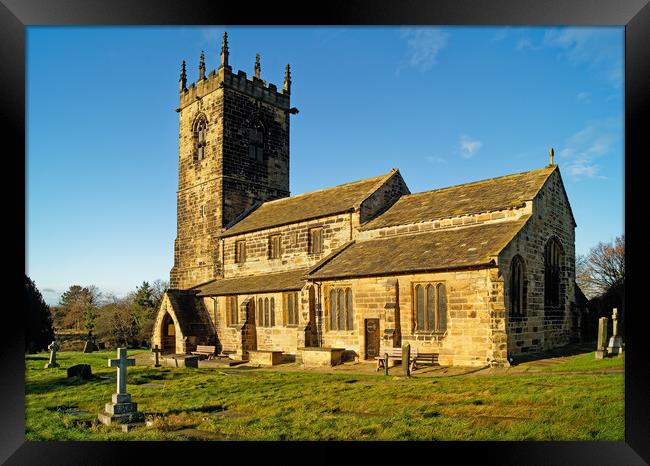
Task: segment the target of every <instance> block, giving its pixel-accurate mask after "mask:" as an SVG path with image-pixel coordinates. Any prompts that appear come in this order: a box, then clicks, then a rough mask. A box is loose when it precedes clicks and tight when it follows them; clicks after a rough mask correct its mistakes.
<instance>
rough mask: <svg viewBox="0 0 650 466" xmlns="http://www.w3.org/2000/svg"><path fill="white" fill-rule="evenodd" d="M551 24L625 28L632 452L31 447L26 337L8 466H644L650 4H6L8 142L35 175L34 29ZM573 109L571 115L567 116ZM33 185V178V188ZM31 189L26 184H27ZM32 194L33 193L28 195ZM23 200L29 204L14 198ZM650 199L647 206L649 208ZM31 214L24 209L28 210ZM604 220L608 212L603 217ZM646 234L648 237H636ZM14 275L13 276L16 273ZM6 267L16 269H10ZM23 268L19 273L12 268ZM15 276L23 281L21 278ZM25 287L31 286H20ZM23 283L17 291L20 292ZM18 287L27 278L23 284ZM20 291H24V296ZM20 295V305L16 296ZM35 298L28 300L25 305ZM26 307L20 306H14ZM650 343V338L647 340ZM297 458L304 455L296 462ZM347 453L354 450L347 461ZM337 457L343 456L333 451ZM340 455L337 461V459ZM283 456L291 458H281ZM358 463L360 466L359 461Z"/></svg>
mask: <svg viewBox="0 0 650 466" xmlns="http://www.w3.org/2000/svg"><path fill="white" fill-rule="evenodd" d="M174 24H178V25H181V24H186V25H192V24H195V25H199V24H201V25H208V24H232V25H261V24H277V25H291V24H296V25H299V24H301V25H350V24H361V25H492V26H498V25H502V26H506V25H544V26H560V25H561V26H568V25H575V26H597V25H618V26H625V48H626V50H625V153H626V157H625V203H626V205H625V236H626V243H627V249H628V254H627V255H626V262H627V266H626V267H627V269H628V273H627V280H626V281H627V286H626V296H625V300H626V304H625V307H626V309H629V310H631V312H629V313H628V316H627V317H626V318H627V325H626V333H627V335H626V338H627V341H626V353H627V354H626V367H625V401H626V403H625V441H624V442H436V443H432V442H418V443H411V442H378V443H357V442H343V443H337V444H331V443H328V442H307V443H295V442H285V443H280V442H271V443H262V442H246V443H239V442H232V443H222V442H219V443H212V442H204V443H200V444H199V443H196V442H26V441H25V432H24V431H25V398H24V353H23V347H24V345H23V334H22V333H21V332H18V331H14V332H12V331H9V328H10V327H9V324H5V325H4V326H3V327H4V330H5V332H3V345H2V348H3V351H2V358H1V359H0V360H1V361H2V362H1V364H2V369H3V370H2V374H3V383H2V384H1V385H0V387H1V388H0V390H1V395H2V396H1V397H0V400H2V407H3V411H2V415H1V416H0V424H1V430H0V432H2V435H1V436H0V445H1V449H0V461H6V463H5V464H16V465H18V464H20V465H24V464H47V465H54V464H65V465H70V464H93V465H100V464H118V463H123V464H131V463H133V462H135V460H134V458H136V457H139V458H140V459H139V460H138V461H146V462H147V463H154V464H155V463H158V464H168V463H171V462H172V461H174V462H175V461H183V462H184V463H199V462H200V463H202V462H204V461H210V462H212V461H216V462H219V461H246V462H250V461H252V460H253V459H252V457H251V455H254V456H260V457H261V458H260V459H262V460H264V458H267V459H266V460H267V461H268V460H272V458H273V457H277V458H278V459H280V460H282V461H291V458H295V460H296V461H300V462H308V461H312V459H314V458H319V457H320V458H323V459H325V460H328V459H329V461H344V460H345V461H347V460H351V459H352V458H353V457H352V456H350V455H352V454H353V453H354V451H353V450H358V449H362V450H363V451H364V452H363V454H364V455H365V457H368V458H370V457H378V458H383V457H385V456H386V455H387V454H391V455H395V460H396V461H408V462H410V461H413V460H416V461H417V460H421V459H420V458H421V457H422V458H423V459H424V460H426V458H427V456H431V458H430V460H431V461H434V460H435V461H437V460H439V459H440V458H442V457H441V455H443V454H446V455H449V456H448V458H449V459H448V460H446V461H453V462H454V463H456V462H458V461H460V462H461V463H462V462H463V460H464V459H467V458H468V456H475V457H476V458H477V459H478V460H479V461H481V462H487V463H494V464H500V465H506V464H528V465H535V464H540V465H541V464H545V465H546V464H572V465H582V464H585V465H589V466H594V465H600V464H603V465H615V464H625V465H636V464H648V462H650V448H649V444H650V442H649V441H648V439H650V396H649V395H650V386H649V381H650V370H649V368H650V364H649V363H648V359H646V358H645V355H646V354H647V351H644V349H645V348H644V347H643V344H644V343H643V342H644V341H645V338H644V337H645V336H646V335H647V333H648V330H647V329H648V327H647V326H646V325H644V324H646V323H647V317H646V315H647V312H644V311H645V310H644V309H642V308H641V307H640V306H638V303H641V302H642V301H641V299H640V298H641V296H640V292H639V287H641V286H642V284H641V278H639V275H636V274H635V272H634V271H635V270H638V267H640V265H639V264H641V261H642V259H641V256H640V255H639V253H640V252H641V251H642V250H643V246H642V240H641V239H640V236H641V234H640V231H642V230H641V229H640V228H638V227H637V225H639V224H640V223H641V221H642V220H643V219H644V217H645V215H644V211H643V210H641V209H642V205H643V202H642V201H643V200H645V197H646V195H645V191H644V190H643V189H642V186H641V181H640V180H641V179H642V177H643V174H644V172H643V170H644V169H643V166H642V164H643V162H644V159H645V155H646V153H647V150H648V148H649V147H650V144H649V142H650V141H649V139H650V136H649V135H650V130H649V129H650V121H649V117H648V114H649V113H650V98H649V95H650V84H649V83H650V6H649V5H648V0H616V1H614V0H570V1H569V0H438V1H422V0H418V1H414V0H401V1H392V2H391V1H389V0H381V1H379V0H364V1H359V0H354V1H351V0H348V1H344V0H330V1H329V2H327V3H323V4H322V5H320V6H318V7H316V8H314V5H313V4H310V3H309V2H302V3H300V4H295V5H294V4H291V3H289V2H287V3H278V4H273V3H270V2H257V3H251V2H250V1H247V2H239V3H235V2H228V3H226V2H222V3H220V2H214V1H208V0H187V1H176V2H172V1H169V0H114V1H102V0H0V60H1V61H0V63H2V73H0V76H1V77H0V79H1V80H2V86H0V94H1V95H2V100H1V101H2V110H3V111H2V121H3V123H4V124H3V127H4V129H5V134H6V135H7V136H6V139H5V148H6V147H7V143H10V142H12V143H13V145H12V146H13V147H14V148H15V149H13V150H5V151H3V153H4V155H5V160H4V164H5V165H4V168H5V170H6V171H5V173H6V174H7V173H11V171H13V170H15V171H16V172H19V171H20V170H21V169H22V170H23V171H24V170H25V163H24V161H25V160H24V158H22V157H21V156H20V154H23V157H24V154H25V137H24V134H25V133H24V130H25V27H26V26H31V25H174ZM558 111H561V109H558ZM8 178H14V180H13V181H15V180H18V186H15V184H14V183H8V182H5V183H3V186H4V188H5V191H6V192H5V193H4V194H5V197H4V199H5V209H4V211H5V213H6V215H7V219H11V220H10V221H6V222H5V224H6V225H11V228H10V229H9V230H10V233H13V234H15V235H16V238H15V243H14V242H13V241H10V240H6V241H5V242H4V243H3V244H5V256H9V257H10V258H11V259H12V261H11V262H10V263H13V262H14V261H15V263H17V264H20V263H22V264H23V267H24V266H25V254H24V248H23V251H21V250H20V248H19V247H17V246H15V245H20V244H23V246H24V245H25V231H24V230H23V229H22V228H21V225H25V203H24V201H25V199H24V197H23V196H21V193H20V192H19V193H18V194H16V190H19V189H20V188H21V183H20V178H19V177H18V176H17V175H16V176H15V177H11V176H8V177H6V179H8ZM22 180H24V177H23V178H22ZM23 182H24V181H23ZM22 188H23V190H22V193H23V195H24V193H25V189H24V188H25V186H24V185H22ZM15 198H18V199H21V198H22V199H23V204H22V206H21V204H20V203H19V202H15V201H14V199H15ZM639 199H641V200H642V201H641V202H639ZM21 207H22V209H21ZM593 214H594V215H597V214H598V213H597V212H594V213H593ZM635 227H636V228H635ZM6 269H7V268H6ZM6 269H5V270H6ZM12 270H13V267H12ZM12 276H15V275H14V274H12ZM20 280H22V278H20ZM12 283H14V282H12ZM15 283H16V284H18V280H16V282H15ZM12 291H13V290H12ZM8 296H19V294H18V293H16V292H13V293H10V294H8ZM23 296H24V295H23ZM12 301H13V302H17V303H19V304H18V305H8V303H9V302H12ZM22 303H24V298H23V299H22V300H20V299H17V300H12V299H10V298H9V297H7V296H6V299H5V309H4V310H5V316H6V317H7V316H11V315H15V316H18V319H19V320H18V323H17V324H15V327H14V328H21V322H22V314H21V311H22V310H23V309H24V308H23V307H21V305H22ZM646 338H647V337H646ZM296 448H298V449H299V450H300V451H299V452H296ZM341 450H347V451H341ZM330 452H331V453H330ZM328 453H330V455H328ZM278 455H282V456H278ZM354 461H359V459H355V460H354Z"/></svg>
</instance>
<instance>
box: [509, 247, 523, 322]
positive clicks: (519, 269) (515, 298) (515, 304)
mask: <svg viewBox="0 0 650 466" xmlns="http://www.w3.org/2000/svg"><path fill="white" fill-rule="evenodd" d="M525 313H526V268H525V266H524V260H523V259H522V257H521V256H519V255H517V256H515V257H513V258H512V262H511V263H510V315H511V316H513V317H517V316H523V315H524V314H525Z"/></svg>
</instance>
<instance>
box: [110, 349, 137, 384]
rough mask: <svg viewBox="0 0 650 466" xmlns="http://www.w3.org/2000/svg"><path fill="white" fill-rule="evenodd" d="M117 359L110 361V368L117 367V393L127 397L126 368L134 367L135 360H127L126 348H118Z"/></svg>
mask: <svg viewBox="0 0 650 466" xmlns="http://www.w3.org/2000/svg"><path fill="white" fill-rule="evenodd" d="M117 357H118V358H117V359H109V360H108V367H117V393H118V395H126V368H127V366H133V365H134V364H135V359H127V358H126V348H118V349H117Z"/></svg>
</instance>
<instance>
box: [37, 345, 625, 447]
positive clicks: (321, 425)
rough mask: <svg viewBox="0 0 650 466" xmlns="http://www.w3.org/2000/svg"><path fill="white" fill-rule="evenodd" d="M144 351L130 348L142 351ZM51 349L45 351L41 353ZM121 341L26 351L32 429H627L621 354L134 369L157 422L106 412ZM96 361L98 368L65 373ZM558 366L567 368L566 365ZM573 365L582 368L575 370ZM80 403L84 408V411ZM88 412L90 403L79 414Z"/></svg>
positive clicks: (427, 432)
mask: <svg viewBox="0 0 650 466" xmlns="http://www.w3.org/2000/svg"><path fill="white" fill-rule="evenodd" d="M135 353H137V351H130V352H129V354H130V355H133V354H135ZM39 356H41V357H45V355H44V354H43V355H39ZM111 357H115V353H114V352H113V351H105V352H97V353H92V354H83V353H72V352H67V353H66V352H64V353H59V358H58V359H59V362H60V363H61V367H60V368H57V369H44V368H43V365H44V363H45V362H46V360H43V359H34V357H33V356H32V357H30V356H28V357H27V358H26V425H27V432H26V437H27V439H28V440H130V439H132V440H181V439H207V440H229V439H231V440H623V438H624V418H623V413H624V386H623V374H622V373H608V372H603V371H602V369H603V368H610V367H622V366H623V359H622V358H616V359H606V360H603V361H595V360H594V356H593V353H589V354H584V355H579V356H574V357H570V358H567V360H566V361H565V362H562V363H560V364H557V365H555V366H553V367H549V368H545V369H544V371H543V372H540V373H538V374H531V373H521V374H513V373H510V374H503V375H489V376H488V375H473V376H470V375H468V376H456V377H413V378H410V379H405V378H399V377H393V376H388V377H384V376H383V375H379V374H377V375H375V374H351V373H345V374H338V373H310V372H294V371H291V372H289V371H287V372H282V371H270V370H255V369H246V368H243V367H242V368H229V369H169V368H153V367H144V366H135V367H130V368H129V369H128V385H127V390H128V392H129V393H131V394H132V396H133V400H134V401H135V402H137V403H138V408H139V410H141V411H143V412H144V413H145V414H146V416H147V418H149V419H153V420H154V425H153V427H142V428H137V429H134V430H132V431H131V432H128V433H123V432H122V431H121V430H119V429H118V428H116V427H107V426H103V425H101V424H99V423H97V421H96V418H97V413H99V412H100V411H102V409H103V406H104V404H105V403H106V402H109V401H110V398H111V394H112V393H113V392H114V391H115V378H114V377H115V369H110V368H108V367H107V359H109V358H111ZM79 363H85V364H90V365H91V366H92V369H93V373H94V374H95V375H97V376H104V377H106V376H108V377H111V378H110V379H95V380H90V381H83V380H78V379H67V378H66V370H65V368H66V367H69V366H70V365H73V364H79ZM558 371H559V372H558ZM571 372H575V373H571ZM75 411H76V412H75ZM79 411H83V412H85V414H84V413H79Z"/></svg>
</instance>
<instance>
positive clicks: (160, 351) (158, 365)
mask: <svg viewBox="0 0 650 466" xmlns="http://www.w3.org/2000/svg"><path fill="white" fill-rule="evenodd" d="M151 352H152V353H154V354H155V355H156V364H155V366H154V367H160V361H159V360H158V355H159V354H160V353H162V350H161V349H160V348H158V345H156V346H154V347H153V348H152V349H151Z"/></svg>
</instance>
